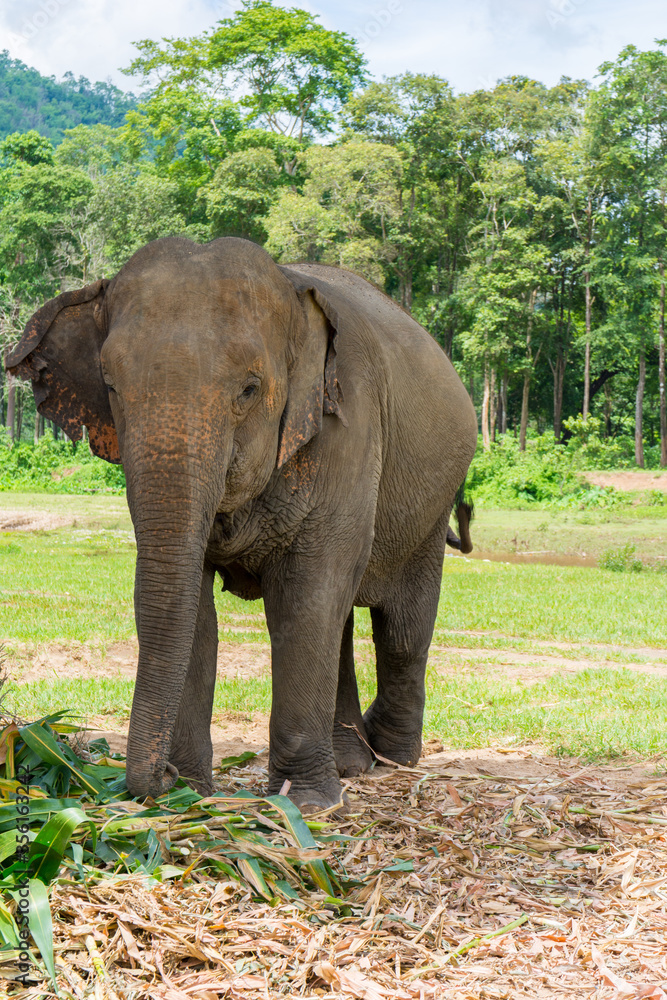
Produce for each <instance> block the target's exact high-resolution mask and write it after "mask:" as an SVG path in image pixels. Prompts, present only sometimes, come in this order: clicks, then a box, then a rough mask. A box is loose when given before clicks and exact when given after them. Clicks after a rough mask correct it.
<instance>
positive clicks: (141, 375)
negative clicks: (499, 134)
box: [6, 237, 477, 811]
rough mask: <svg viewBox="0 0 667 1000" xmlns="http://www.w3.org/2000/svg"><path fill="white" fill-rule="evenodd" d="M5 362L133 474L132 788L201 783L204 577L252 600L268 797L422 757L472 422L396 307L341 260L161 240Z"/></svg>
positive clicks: (211, 672) (72, 432)
mask: <svg viewBox="0 0 667 1000" xmlns="http://www.w3.org/2000/svg"><path fill="white" fill-rule="evenodd" d="M6 367H7V369H8V371H9V372H11V373H12V374H13V375H15V376H20V377H23V378H28V379H31V380H32V383H33V391H34V395H35V400H36V404H37V407H38V409H39V411H40V412H41V413H42V414H43V415H44V416H45V417H47V418H48V419H49V420H52V421H54V422H55V423H56V424H58V425H59V426H60V427H61V428H62V429H63V430H64V431H65V433H66V434H67V435H68V436H69V437H70V438H71V439H72V440H74V441H77V440H80V439H81V437H82V427H84V426H85V427H86V428H87V430H88V441H89V445H90V448H91V450H92V451H93V452H94V453H95V454H96V455H98V456H100V457H101V458H103V459H106V460H107V461H109V462H121V461H122V465H123V467H124V471H125V476H126V483H127V500H128V505H129V509H130V513H131V516H132V521H133V524H134V530H135V536H136V544H137V557H136V577H135V591H134V605H135V616H136V625H137V634H138V639H139V658H138V666H137V677H136V684H135V690H134V696H133V703H132V711H131V717H130V727H129V736H128V745H127V765H126V776H127V787H128V789H129V791H130V793H131V794H132V795H134V796H138V797H146V796H152V797H156V796H158V795H161V794H163V793H164V792H166V791H167V790H168V789H169V788H170V787H172V786H173V784H174V782H175V781H176V780H177V778H178V776H179V775H181V776H182V777H183V778H184V779H185V780H186V781H187V782H188V783H189V784H190V785H192V786H193V787H194V788H195V789H197V790H198V791H199V792H201V793H202V794H204V795H206V794H210V793H211V792H212V790H213V783H212V780H213V779H212V744H211V735H210V724H211V716H212V708H213V694H214V686H215V679H216V656H217V642H218V628H217V620H216V611H215V606H214V599H213V594H214V589H213V588H214V579H215V576H216V574H218V575H219V576H220V577H221V578H222V581H223V589H226V590H229V591H231V592H232V594H235V595H238V596H239V597H242V598H246V599H248V600H255V599H258V598H260V597H261V598H263V601H264V610H265V614H266V620H267V625H268V630H269V633H270V639H271V673H272V704H271V714H270V724H269V764H268V769H269V781H268V790H269V793H270V794H273V793H279V792H281V791H283V793H285V794H289V796H290V798H292V800H293V801H294V802H295V803H296V804H297V805H298V806H299V807H301V808H302V809H305V810H307V811H319V810H325V809H335V808H340V807H341V803H342V802H343V793H342V785H341V781H340V778H341V777H345V776H352V775H356V774H359V773H361V772H364V771H366V770H368V769H369V768H370V766H371V764H372V762H373V760H374V759H375V758H374V755H381V756H382V757H385V758H389V759H390V760H392V761H395V762H397V763H398V764H404V765H410V764H414V763H415V762H416V761H417V760H418V759H419V757H420V754H421V745H422V723H423V711H424V702H425V683H424V680H425V668H426V660H427V655H428V650H429V645H430V642H431V639H432V634H433V628H434V623H435V618H436V611H437V606H438V600H439V593H440V585H441V578H442V565H443V555H444V549H445V543H446V539H447V532H448V525H449V519H450V514H451V513H452V511H453V510H454V508H456V509H457V510H458V519H459V530H460V534H461V538H462V540H463V542H462V543H461V542H460V543H459V545H461V544H463V548H464V551H469V548H470V542H469V533H468V515H469V508H468V507H467V506H466V504H465V502H464V500H463V495H462V492H461V490H462V484H463V483H464V481H465V477H466V473H467V470H468V467H469V465H470V462H471V459H472V456H473V453H474V451H475V447H476V443H477V419H476V414H475V410H474V408H473V405H472V402H471V400H470V397H469V395H468V393H467V391H466V389H465V388H464V386H463V384H462V382H461V381H460V379H459V377H458V375H457V373H456V371H455V370H454V367H453V366H452V364H451V362H450V360H449V358H448V357H447V356H446V354H445V353H444V351H443V350H442V349H441V348H440V347H439V345H438V344H437V342H436V341H435V339H434V338H433V337H432V336H431V335H430V334H429V333H428V332H427V331H426V330H424V328H423V327H421V326H420V325H419V324H418V323H417V322H416V321H415V320H414V319H412V318H411V316H410V315H409V313H408V312H407V311H405V310H404V309H403V308H401V307H400V306H399V305H398V304H396V303H395V302H394V301H393V300H392V299H391V298H390V297H389V296H387V295H385V294H384V293H383V292H382V291H380V290H379V289H378V288H377V287H375V286H374V285H372V284H370V283H369V282H368V281H366V280H364V279H363V278H361V277H359V276H358V275H356V274H355V273H353V272H351V271H348V270H345V269H342V268H338V267H334V266H329V265H324V264H314V263H305V264H291V265H281V266H279V265H278V264H277V263H276V262H275V261H274V260H273V258H272V257H271V256H270V255H269V254H268V253H267V252H266V251H265V250H264V249H263V248H261V247H260V246H258V245H257V244H255V243H252V242H250V241H248V240H244V239H240V238H235V237H223V238H220V239H216V240H213V241H212V242H210V243H207V244H198V243H195V242H192V241H191V240H189V239H186V238H184V237H165V238H161V239H158V240H155V241H153V242H151V243H149V244H147V245H146V246H144V247H142V248H141V249H139V250H138V251H137V252H136V253H135V254H134V255H133V256H132V257H131V258H130V260H128V262H127V263H126V264H125V265H124V266H123V267H122V268H121V270H120V271H119V272H118V273H117V274H116V276H115V277H114V278H113V279H111V280H108V279H102V280H98V281H95V282H93V283H92V284H89V285H87V286H86V287H84V288H81V289H77V290H73V291H65V292H63V293H62V294H60V295H58V296H57V297H56V298H54V299H52V300H50V301H49V302H47V303H46V304H45V305H43V306H42V307H41V308H40V309H39V310H38V311H37V312H36V313H35V314H34V315H33V316H32V318H31V319H30V320H29V322H28V324H27V326H26V328H25V332H24V334H23V337H22V339H21V341H20V343H19V344H18V346H17V347H16V348H15V349H14V350H13V352H12V353H11V355H10V356H9V357H8V358H7V359H6ZM450 534H451V537H452V538H454V539H455V540H456V541H458V539H456V536H455V535H453V532H452V533H450ZM355 606H356V607H368V608H369V609H370V616H371V621H372V634H373V641H374V645H375V653H376V660H377V693H376V696H375V698H374V700H373V701H372V703H371V705H370V706H369V707H368V708H367V709H366V711H365V712H364V713H363V714H362V711H361V706H360V700H359V695H358V691H357V682H356V676H355V667H354V656H353V625H354V607H355Z"/></svg>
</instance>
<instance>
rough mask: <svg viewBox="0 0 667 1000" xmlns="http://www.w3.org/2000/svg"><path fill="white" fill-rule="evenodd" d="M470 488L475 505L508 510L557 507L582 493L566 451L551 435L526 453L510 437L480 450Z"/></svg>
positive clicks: (474, 460)
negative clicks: (520, 506) (507, 507)
mask: <svg viewBox="0 0 667 1000" xmlns="http://www.w3.org/2000/svg"><path fill="white" fill-rule="evenodd" d="M467 485H468V488H469V490H470V493H471V495H472V496H473V498H474V500H475V501H476V502H479V501H481V502H482V503H488V504H499V505H506V506H509V507H512V506H516V505H522V504H524V505H532V504H536V503H538V504H549V503H554V502H556V501H560V500H562V499H563V498H564V497H567V496H575V495H577V494H578V493H581V492H582V489H581V485H580V482H579V479H578V477H577V475H576V473H575V471H574V470H573V468H572V466H571V463H570V462H569V461H568V455H567V451H566V448H565V447H564V446H562V445H555V444H554V443H553V437H551V436H549V435H544V436H543V437H541V438H536V439H533V440H530V441H529V442H528V448H527V450H526V451H525V452H522V451H520V450H519V444H518V441H517V440H516V439H515V438H514V437H513V436H512V435H509V434H505V435H504V436H502V437H501V438H500V439H499V440H498V442H497V443H496V444H493V445H492V446H491V448H490V449H489V450H488V451H484V450H483V449H481V448H478V449H477V454H476V455H475V457H474V459H473V462H472V465H471V467H470V472H469V474H468V480H467Z"/></svg>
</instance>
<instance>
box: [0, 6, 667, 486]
mask: <svg viewBox="0 0 667 1000" xmlns="http://www.w3.org/2000/svg"><path fill="white" fill-rule="evenodd" d="M666 45H667V42H666V41H657V42H656V43H655V48H654V49H652V50H651V51H647V52H641V51H639V50H637V49H636V48H634V47H633V46H628V47H626V48H625V49H624V50H623V51H622V52H621V53H620V55H619V56H618V58H617V59H616V60H615V61H613V62H608V63H605V64H604V65H603V66H602V67H601V68H600V76H599V78H598V80H597V82H596V84H595V85H594V86H591V85H590V84H588V83H586V82H585V81H576V80H570V79H567V78H563V79H562V80H561V81H560V82H559V83H558V84H557V85H556V86H554V87H546V86H544V85H543V84H541V83H539V82H538V81H534V80H530V79H527V78H525V77H520V76H516V77H509V78H507V79H504V80H501V81H499V82H498V83H497V85H496V86H495V87H493V88H490V89H486V90H478V91H475V92H474V93H471V94H455V93H454V91H453V90H452V88H451V87H450V86H449V84H448V83H447V81H446V80H445V79H442V78H440V77H437V76H422V75H414V74H403V75H401V76H398V77H394V78H390V79H388V80H384V81H382V82H377V81H372V80H370V79H369V78H368V76H367V73H366V69H365V62H364V59H363V56H362V54H361V53H360V51H359V49H358V47H357V44H356V43H355V42H354V40H353V39H352V38H350V37H349V36H347V35H345V34H344V33H342V32H335V31H329V30H327V29H325V28H324V27H323V26H322V25H321V24H320V23H319V22H318V20H317V18H315V17H313V16H312V15H310V14H308V13H306V12H305V11H301V10H298V9H290V10H284V9H282V8H279V7H274V6H273V4H272V3H271V2H269V0H244V2H243V4H242V6H241V9H240V10H239V11H238V12H237V13H236V14H234V16H233V17H230V18H226V19H224V20H222V21H220V22H218V24H216V25H215V26H214V27H213V28H212V29H211V30H210V31H209V32H207V33H205V34H204V35H202V36H199V37H196V38H186V39H168V40H163V41H161V42H156V41H152V40H146V41H143V42H140V43H138V46H137V49H138V55H137V58H136V59H135V60H134V62H133V63H132V65H131V66H130V67H129V68H128V70H127V73H128V75H130V76H131V77H133V79H134V81H135V83H136V84H139V85H140V86H142V87H143V88H144V89H143V91H142V92H143V94H144V97H143V99H142V101H141V102H140V103H139V104H138V105H137V106H136V107H131V108H130V109H129V111H128V113H127V114H126V116H125V121H124V124H123V125H121V126H119V127H112V126H110V125H107V124H98V125H79V126H77V127H76V128H72V129H67V130H65V131H64V135H63V137H62V139H61V140H60V141H58V142H52V141H49V140H47V139H45V138H44V137H43V136H41V135H40V134H39V133H38V132H36V131H30V132H28V133H25V134H19V133H15V134H12V135H9V136H8V137H7V138H6V139H5V140H4V142H3V143H2V146H1V147H0V152H1V155H2V168H1V169H0V272H1V277H2V288H1V291H0V307H1V310H2V338H3V341H4V344H5V346H6V345H8V344H9V343H11V342H12V340H14V339H16V337H17V336H18V334H19V331H20V328H21V326H22V324H23V322H24V321H25V318H26V317H27V316H28V315H29V314H30V313H31V311H32V310H33V309H34V308H35V306H36V305H38V304H40V303H41V302H42V301H43V300H44V299H45V298H47V297H49V296H50V295H54V294H57V293H58V292H59V291H61V290H62V289H63V288H68V287H73V286H78V285H80V284H83V283H85V282H88V281H92V280H93V279H95V278H97V277H100V276H102V275H110V274H113V273H114V272H115V271H116V270H117V269H118V268H119V267H120V266H122V264H123V262H124V261H125V260H126V259H127V258H128V257H129V256H130V255H131V254H132V253H133V252H134V250H135V249H137V248H138V247H139V246H141V245H142V244H143V243H145V242H146V241H148V240H150V239H154V238H156V237H159V236H163V235H167V234H183V235H186V236H190V237H191V238H193V239H196V240H208V239H211V238H214V237H216V236H220V235H226V234H228V235H239V236H245V237H248V238H250V239H253V240H255V241H257V242H259V243H261V244H262V245H264V246H265V247H266V248H267V250H268V251H269V252H270V253H272V254H273V255H274V256H275V257H276V258H277V259H278V260H280V261H289V260H295V259H307V260H312V261H321V262H324V263H331V264H336V265H340V266H345V267H350V268H352V269H354V270H356V271H358V272H359V273H361V274H363V275H364V276H366V277H368V278H369V279H370V280H372V281H374V282H376V283H377V284H379V285H380V286H382V287H384V288H385V289H386V291H387V292H388V293H389V294H390V295H392V296H393V297H394V298H395V299H396V300H397V301H398V302H399V303H400V304H401V305H402V306H404V307H405V308H406V309H409V310H410V311H411V312H412V313H413V315H414V316H415V317H416V318H417V319H418V320H419V321H420V322H422V323H423V324H424V325H425V326H426V327H427V328H428V329H429V330H430V331H431V333H432V334H433V336H434V337H435V338H436V339H437V340H438V341H439V342H440V343H441V344H442V346H443V348H444V349H445V350H446V351H447V353H448V354H449V355H450V356H451V357H452V360H453V362H454V364H455V365H456V367H457V369H458V370H459V372H460V373H461V375H462V377H463V378H464V380H465V382H466V384H467V385H468V386H469V388H470V391H471V394H472V395H473V398H474V400H475V403H476V404H477V407H478V411H479V414H480V429H481V435H482V439H483V442H484V445H485V447H486V448H488V447H490V445H491V443H492V442H493V441H494V440H495V439H496V437H497V435H499V434H503V433H505V432H511V433H512V434H513V435H515V436H516V438H517V446H518V447H519V449H520V450H523V449H525V448H526V442H527V440H528V439H529V438H530V437H531V435H532V436H535V435H536V434H543V433H544V432H545V431H546V430H547V429H548V428H551V430H552V434H553V437H554V438H555V441H556V442H562V441H566V440H567V439H568V438H569V436H570V434H571V433H572V431H571V430H569V429H568V428H570V427H571V426H573V425H572V423H571V420H572V418H574V417H576V416H577V415H578V414H581V415H582V417H583V418H584V419H585V418H587V417H588V416H589V415H590V416H595V418H596V419H597V420H598V421H599V433H600V435H601V439H604V438H607V439H610V438H619V439H620V438H622V439H623V440H624V441H625V440H627V436H628V434H630V435H633V436H634V445H633V448H632V451H631V453H630V455H629V457H628V458H626V461H632V460H633V459H634V461H635V462H636V464H638V465H640V466H641V465H643V464H645V462H647V461H648V462H650V463H654V462H655V461H660V464H662V465H665V464H667V415H666V412H665V330H664V323H665V321H664V311H665V279H664V272H665V261H664V252H665V243H666V236H667V214H666V213H667V206H666V193H665V192H666V187H667V174H666V173H665V162H667V161H666V158H665V154H666V153H667V148H666V147H667V53H666V51H665V46H666ZM0 392H1V393H2V399H1V413H2V419H3V421H8V419H9V418H8V414H7V411H8V397H9V396H10V393H8V391H7V387H6V386H5V387H4V388H3V389H0ZM11 395H12V396H14V398H15V402H14V404H13V414H12V413H10V415H9V417H10V418H11V419H9V423H10V424H11V426H12V428H13V431H14V435H15V436H16V435H17V431H18V429H19V427H20V428H21V433H22V434H23V436H24V437H26V436H28V435H30V434H31V433H32V420H33V416H34V410H32V409H31V406H32V403H31V400H30V397H29V396H28V395H26V394H25V393H23V392H22V391H21V393H20V395H19V394H17V393H16V389H15V388H14V389H13V390H12V391H11ZM9 409H10V410H11V409H12V406H9ZM596 427H598V425H596ZM39 433H40V426H39V421H37V423H36V434H39ZM596 433H597V432H596ZM612 450H613V449H612ZM616 452H618V454H623V455H627V448H626V447H625V445H624V446H623V447H622V448H618V449H616V451H615V453H616Z"/></svg>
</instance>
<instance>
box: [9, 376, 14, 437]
mask: <svg viewBox="0 0 667 1000" xmlns="http://www.w3.org/2000/svg"><path fill="white" fill-rule="evenodd" d="M15 415H16V380H15V378H14V376H13V375H8V376H7V430H8V431H9V437H10V439H11V440H12V441H14V440H15V437H14V418H15Z"/></svg>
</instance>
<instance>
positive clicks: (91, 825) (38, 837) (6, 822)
mask: <svg viewBox="0 0 667 1000" xmlns="http://www.w3.org/2000/svg"><path fill="white" fill-rule="evenodd" d="M63 717H64V713H57V714H54V715H50V716H47V717H45V718H43V719H40V720H38V721H37V722H33V723H31V724H30V725H25V726H23V727H19V726H17V725H16V724H15V723H13V722H12V723H9V724H7V725H5V726H4V728H3V729H1V730H0V891H1V892H2V893H3V898H4V902H3V901H2V900H0V950H1V951H2V952H4V956H3V957H5V958H14V959H15V960H17V959H18V944H19V927H18V924H17V920H16V916H17V913H16V906H15V905H14V902H17V901H18V890H19V888H20V887H24V888H28V889H29V902H30V919H29V929H30V933H31V936H32V939H33V941H34V943H35V946H36V949H37V951H38V952H39V953H40V954H41V957H42V961H43V964H44V966H45V968H46V971H47V973H48V975H49V978H50V979H51V980H52V982H54V983H55V965H54V956H53V936H52V925H51V914H50V910H49V902H48V887H49V886H50V885H51V884H53V883H54V882H55V881H58V880H59V881H63V880H73V881H75V882H79V883H84V884H90V880H93V879H94V880H99V879H103V878H105V877H109V876H113V875H115V874H116V873H118V872H129V873H143V874H145V875H146V877H147V878H149V879H154V880H156V881H164V880H166V879H181V880H183V879H185V878H186V877H188V876H189V875H190V873H191V872H192V871H194V870H195V869H196V870H197V871H198V872H202V871H207V872H208V873H209V874H210V875H214V876H215V875H216V874H218V875H220V876H222V877H224V878H227V879H232V880H235V881H237V882H239V883H240V884H241V885H244V886H246V887H247V888H249V889H250V891H251V892H252V894H253V896H255V897H256V898H259V899H264V900H266V901H267V902H271V903H273V902H279V901H281V900H290V901H292V902H295V901H296V902H297V903H299V901H301V902H300V905H308V903H309V902H311V903H319V904H321V903H323V902H324V903H326V904H328V905H332V904H339V905H340V903H341V901H340V900H339V899H338V900H337V899H336V893H337V892H338V893H341V892H342V890H343V888H344V886H343V885H341V882H340V880H339V878H338V877H337V876H336V875H335V873H334V872H333V870H332V868H331V867H330V865H329V864H328V862H327V858H328V856H329V854H330V852H331V849H332V848H331V847H330V846H323V842H324V841H326V842H329V841H331V840H332V838H331V836H324V835H321V836H320V841H321V842H320V843H318V842H316V840H315V838H314V836H313V833H312V832H311V827H312V828H313V829H314V830H315V831H318V832H319V831H320V830H321V828H322V824H318V823H311V824H310V826H309V825H308V824H307V823H306V821H305V820H304V818H303V816H302V815H301V813H300V811H299V809H298V808H297V807H296V806H295V805H294V803H292V802H291V801H290V800H289V799H288V798H287V797H285V796H283V795H272V796H269V797H267V798H262V797H258V796H255V795H252V794H251V793H249V792H247V791H245V790H243V791H240V792H237V793H236V794H234V795H225V794H222V793H216V794H214V795H212V796H210V797H207V798H203V797H202V796H201V795H199V794H198V793H197V792H196V791H193V790H192V789H191V788H189V787H188V786H187V785H186V784H185V783H184V782H183V781H182V780H179V781H178V782H177V784H176V786H175V787H174V788H173V789H171V790H170V791H169V792H168V793H166V794H165V795H162V796H160V797H159V798H158V799H155V800H153V799H150V798H149V799H146V800H144V801H137V800H136V799H133V798H131V797H130V795H129V793H128V790H127V785H126V783H125V762H124V760H123V759H122V758H121V757H120V755H113V756H112V755H110V753H109V748H108V745H107V744H106V741H104V740H99V741H97V742H95V743H92V744H90V746H89V747H88V750H87V751H85V752H81V755H79V754H77V753H76V752H75V751H74V750H73V749H72V747H71V746H70V744H69V742H68V741H67V736H68V735H69V734H72V733H74V732H76V730H77V727H76V726H74V725H71V724H70V723H68V722H66V721H64V719H63ZM254 756H255V755H254V754H251V753H247V754H243V755H241V757H233V758H229V759H228V760H225V761H223V762H222V765H221V766H222V768H223V769H228V768H230V767H234V766H238V765H242V764H244V763H246V761H248V760H249V759H251V758H253V757H254ZM84 758H85V759H84ZM22 768H23V769H24V770H23V771H21V769H22ZM26 771H27V772H29V774H30V789H29V791H30V794H29V799H30V805H29V810H28V815H27V816H23V815H22V814H21V812H20V810H19V807H18V805H17V794H18V793H19V792H20V790H21V783H20V781H19V780H18V778H19V777H20V776H21V774H25V772H26ZM21 824H25V826H26V827H27V837H28V839H29V850H28V856H27V862H26V860H25V859H22V858H21V857H19V856H18V855H17V837H18V836H20V834H19V832H18V829H19V826H20V825H21ZM23 829H24V827H23V826H21V832H23ZM341 839H345V838H341ZM31 957H33V956H32V953H31ZM33 960H35V959H34V957H33Z"/></svg>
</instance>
